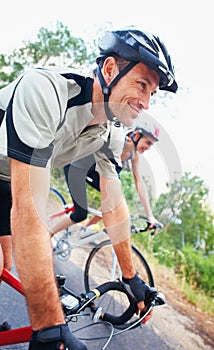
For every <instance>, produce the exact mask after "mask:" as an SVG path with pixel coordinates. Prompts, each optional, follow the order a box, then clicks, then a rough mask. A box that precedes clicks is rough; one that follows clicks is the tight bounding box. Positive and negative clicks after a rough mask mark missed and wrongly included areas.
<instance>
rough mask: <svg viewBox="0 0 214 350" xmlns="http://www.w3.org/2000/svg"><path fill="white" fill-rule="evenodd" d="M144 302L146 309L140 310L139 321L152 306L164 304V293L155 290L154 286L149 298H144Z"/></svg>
mask: <svg viewBox="0 0 214 350" xmlns="http://www.w3.org/2000/svg"><path fill="white" fill-rule="evenodd" d="M152 289H153V288H151V290H152ZM145 304H146V310H145V311H141V312H140V319H141V321H143V320H144V318H145V317H146V316H147V315H148V314H149V313H150V312H151V310H152V309H153V307H155V306H160V305H164V304H166V298H165V295H164V294H163V293H161V292H157V291H156V290H155V288H154V291H153V292H151V294H150V296H149V298H147V300H145Z"/></svg>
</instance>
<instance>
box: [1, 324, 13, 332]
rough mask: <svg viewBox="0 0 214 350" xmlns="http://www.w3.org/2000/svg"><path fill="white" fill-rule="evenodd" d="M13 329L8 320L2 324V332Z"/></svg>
mask: <svg viewBox="0 0 214 350" xmlns="http://www.w3.org/2000/svg"><path fill="white" fill-rule="evenodd" d="M10 329H11V325H10V324H9V323H8V322H3V323H2V324H0V332H4V331H9V330H10Z"/></svg>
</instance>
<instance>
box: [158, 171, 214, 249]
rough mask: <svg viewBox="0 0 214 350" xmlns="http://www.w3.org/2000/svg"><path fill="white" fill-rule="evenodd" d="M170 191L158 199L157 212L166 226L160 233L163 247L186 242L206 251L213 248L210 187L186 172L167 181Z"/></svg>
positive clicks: (175, 246) (213, 231) (180, 245)
mask: <svg viewBox="0 0 214 350" xmlns="http://www.w3.org/2000/svg"><path fill="white" fill-rule="evenodd" d="M167 186H168V189H169V192H168V193H167V194H162V195H161V196H160V197H159V199H158V200H157V201H156V204H155V209H154V212H155V213H157V215H158V214H161V215H160V216H161V218H162V221H163V222H164V224H165V226H166V229H165V231H164V232H163V234H161V235H160V236H159V239H160V240H161V241H162V242H159V243H157V244H160V243H161V244H162V245H163V246H164V247H166V248H167V247H170V246H171V247H174V248H178V249H180V248H181V247H182V246H185V245H186V244H189V245H191V246H192V247H193V248H194V249H198V248H199V247H200V244H201V243H202V242H204V243H205V253H206V254H209V253H210V252H211V251H213V249H214V214H213V212H212V210H211V208H210V206H209V202H208V194H209V190H208V188H207V187H206V186H205V183H204V181H203V180H202V179H201V178H199V177H198V176H193V175H191V174H190V173H185V174H184V175H183V176H182V177H181V179H180V180H175V181H174V182H173V183H172V184H167Z"/></svg>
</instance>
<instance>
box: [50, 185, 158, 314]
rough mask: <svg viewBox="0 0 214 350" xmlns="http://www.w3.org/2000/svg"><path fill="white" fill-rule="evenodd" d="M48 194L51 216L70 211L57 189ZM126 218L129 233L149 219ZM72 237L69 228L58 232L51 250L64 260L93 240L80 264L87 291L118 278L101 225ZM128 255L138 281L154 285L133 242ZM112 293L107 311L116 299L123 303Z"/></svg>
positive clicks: (142, 227) (144, 227) (145, 227)
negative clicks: (131, 259)
mask: <svg viewBox="0 0 214 350" xmlns="http://www.w3.org/2000/svg"><path fill="white" fill-rule="evenodd" d="M50 195H51V202H52V203H53V201H56V203H57V207H58V206H59V208H58V212H55V213H54V214H52V215H51V218H56V217H57V218H59V217H61V216H62V215H65V214H67V213H69V212H71V211H72V210H73V207H72V205H68V204H67V202H66V200H65V199H64V197H63V196H62V194H61V193H60V192H59V191H58V190H56V189H53V188H51V189H50ZM55 207H56V206H55ZM88 211H89V212H90V213H92V214H95V215H97V216H99V217H102V214H101V213H100V212H99V211H98V210H95V209H93V208H88ZM130 219H131V233H132V234H138V233H140V232H145V231H147V230H148V228H149V226H150V222H149V220H148V219H147V218H145V217H144V216H142V215H131V216H130ZM139 225H140V227H139ZM157 228H162V225H161V224H159V225H156V226H155V227H154V228H153V229H152V230H151V235H153V234H154V233H155V231H156V229H157ZM75 236H76V241H74V240H72V238H73V232H72V231H70V230H69V228H68V229H66V230H64V231H63V232H61V233H59V235H58V236H57V237H56V238H55V239H56V240H57V243H56V245H55V247H54V253H55V254H56V255H57V257H58V258H60V259H61V260H67V259H68V258H69V257H70V255H71V252H72V249H73V248H75V247H82V246H83V247H84V246H85V245H86V244H87V243H93V244H94V242H96V243H95V244H94V245H95V246H94V247H93V248H90V252H89V254H88V257H87V258H86V262H85V266H84V285H85V290H86V291H87V292H88V291H89V290H91V289H93V288H95V287H96V285H100V284H102V283H104V282H105V281H106V280H109V281H121V280H122V272H121V269H120V266H119V264H118V261H117V256H116V254H115V252H114V249H113V247H112V245H111V242H110V240H109V239H108V238H107V232H106V230H105V228H104V229H103V228H101V229H100V230H99V231H97V232H92V234H90V235H89V236H87V237H84V238H81V234H80V232H77V234H76V235H75ZM106 238H107V239H106ZM98 240H101V241H98ZM97 241H98V243H97ZM132 256H133V262H134V266H135V269H136V271H137V272H138V274H139V275H140V277H141V278H142V280H144V281H145V282H146V283H147V284H148V285H149V286H151V287H154V286H155V284H154V278H153V275H152V272H151V269H150V267H149V264H148V263H147V261H146V259H145V257H144V256H143V254H142V253H141V252H140V251H139V250H138V249H137V247H136V246H134V245H133V244H132ZM116 294H117V293H116V292H113V291H112V292H111V295H112V298H111V299H110V301H109V303H111V310H113V309H114V307H115V303H116V302H118V301H119V303H120V304H121V305H123V303H125V302H126V301H125V300H124V296H123V295H122V294H120V295H119V296H118V295H116ZM119 298H120V299H119ZM109 307H110V305H109Z"/></svg>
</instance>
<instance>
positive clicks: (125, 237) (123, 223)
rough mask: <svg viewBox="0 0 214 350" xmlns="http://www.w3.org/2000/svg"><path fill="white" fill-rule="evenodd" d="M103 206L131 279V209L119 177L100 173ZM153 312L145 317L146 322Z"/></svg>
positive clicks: (141, 307)
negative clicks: (110, 177)
mask: <svg viewBox="0 0 214 350" xmlns="http://www.w3.org/2000/svg"><path fill="white" fill-rule="evenodd" d="M100 189H101V201H102V202H101V208H102V214H103V222H104V225H105V227H106V229H107V232H108V235H109V237H110V239H111V242H112V244H113V246H114V249H115V253H116V255H117V258H118V261H119V264H120V267H121V270H122V274H123V277H125V278H127V279H130V278H133V277H134V276H135V274H136V271H135V267H134V264H133V260H132V249H131V240H130V221H129V210H128V206H127V204H126V201H125V198H124V196H123V193H122V189H121V184H120V180H119V179H109V178H105V177H103V176H101V175H100ZM138 308H139V310H144V309H145V304H144V302H143V301H141V302H139V303H138ZM150 318H151V313H150V314H149V315H148V316H147V317H146V318H145V320H144V323H146V322H147V321H148V320H149V319H150Z"/></svg>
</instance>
